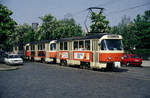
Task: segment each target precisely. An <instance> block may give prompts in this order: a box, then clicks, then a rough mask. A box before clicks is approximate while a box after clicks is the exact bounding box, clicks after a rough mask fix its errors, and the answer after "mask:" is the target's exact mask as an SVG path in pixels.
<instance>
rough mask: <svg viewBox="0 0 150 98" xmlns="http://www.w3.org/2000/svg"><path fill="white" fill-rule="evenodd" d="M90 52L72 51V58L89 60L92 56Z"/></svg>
mask: <svg viewBox="0 0 150 98" xmlns="http://www.w3.org/2000/svg"><path fill="white" fill-rule="evenodd" d="M91 54H92V53H91V52H77V51H75V52H73V58H74V60H80V61H88V62H90V61H91V58H92V55H91Z"/></svg>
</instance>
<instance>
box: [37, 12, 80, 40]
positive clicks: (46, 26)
mask: <svg viewBox="0 0 150 98" xmlns="http://www.w3.org/2000/svg"><path fill="white" fill-rule="evenodd" d="M41 20H42V21H43V23H42V25H41V26H40V27H39V30H38V32H39V33H38V34H39V39H40V40H50V39H60V38H65V37H73V36H81V35H82V30H81V26H80V25H77V24H76V23H75V20H74V19H72V18H71V19H63V20H56V18H55V17H54V16H52V15H50V14H48V15H45V16H43V17H41Z"/></svg>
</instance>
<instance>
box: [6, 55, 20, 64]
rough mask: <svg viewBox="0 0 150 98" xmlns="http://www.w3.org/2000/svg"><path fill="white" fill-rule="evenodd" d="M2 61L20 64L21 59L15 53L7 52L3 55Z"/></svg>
mask: <svg viewBox="0 0 150 98" xmlns="http://www.w3.org/2000/svg"><path fill="white" fill-rule="evenodd" d="M4 62H5V63H6V64H8V65H22V64H23V59H22V58H21V57H19V55H17V54H8V55H6V56H5V58H4Z"/></svg>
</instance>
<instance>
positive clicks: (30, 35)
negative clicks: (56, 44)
mask: <svg viewBox="0 0 150 98" xmlns="http://www.w3.org/2000/svg"><path fill="white" fill-rule="evenodd" d="M11 36H12V38H11V40H12V41H11V43H12V44H13V45H15V44H22V43H29V42H32V41H35V40H36V38H35V31H34V30H33V28H32V27H31V26H30V25H28V24H23V25H18V26H16V28H15V32H14V33H13V34H12V35H11Z"/></svg>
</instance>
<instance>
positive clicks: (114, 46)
mask: <svg viewBox="0 0 150 98" xmlns="http://www.w3.org/2000/svg"><path fill="white" fill-rule="evenodd" d="M122 49H123V48H122V41H121V40H120V39H105V40H102V42H101V50H122Z"/></svg>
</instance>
